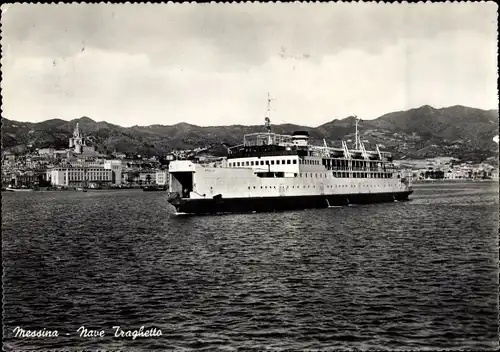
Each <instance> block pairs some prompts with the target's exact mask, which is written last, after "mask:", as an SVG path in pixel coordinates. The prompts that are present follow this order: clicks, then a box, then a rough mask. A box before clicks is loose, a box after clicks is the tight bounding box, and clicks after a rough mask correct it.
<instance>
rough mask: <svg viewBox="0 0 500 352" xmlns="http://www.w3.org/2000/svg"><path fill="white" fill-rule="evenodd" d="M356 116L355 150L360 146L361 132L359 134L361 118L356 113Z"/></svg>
mask: <svg viewBox="0 0 500 352" xmlns="http://www.w3.org/2000/svg"><path fill="white" fill-rule="evenodd" d="M354 117H355V118H356V136H355V141H354V150H357V149H358V147H359V144H360V143H359V134H358V124H359V119H358V117H357V116H356V115H354Z"/></svg>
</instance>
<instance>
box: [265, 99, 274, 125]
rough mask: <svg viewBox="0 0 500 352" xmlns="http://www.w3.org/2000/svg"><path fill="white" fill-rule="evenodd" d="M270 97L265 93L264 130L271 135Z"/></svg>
mask: <svg viewBox="0 0 500 352" xmlns="http://www.w3.org/2000/svg"><path fill="white" fill-rule="evenodd" d="M271 100H273V99H271V95H270V94H269V93H267V113H266V130H267V132H268V133H271Z"/></svg>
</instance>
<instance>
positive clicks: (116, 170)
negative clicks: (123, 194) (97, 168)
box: [104, 160, 123, 185]
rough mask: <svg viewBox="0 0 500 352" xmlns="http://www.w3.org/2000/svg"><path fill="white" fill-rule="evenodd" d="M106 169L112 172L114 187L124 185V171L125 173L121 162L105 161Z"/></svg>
mask: <svg viewBox="0 0 500 352" xmlns="http://www.w3.org/2000/svg"><path fill="white" fill-rule="evenodd" d="M104 168H105V169H108V170H111V172H112V181H111V182H112V183H113V184H114V185H121V184H122V171H123V164H122V161H121V160H105V161H104Z"/></svg>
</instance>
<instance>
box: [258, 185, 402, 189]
mask: <svg viewBox="0 0 500 352" xmlns="http://www.w3.org/2000/svg"><path fill="white" fill-rule="evenodd" d="M387 186H395V185H394V184H386V185H379V184H376V185H370V184H367V185H356V184H351V185H324V188H345V187H350V188H354V187H359V188H380V187H382V188H383V187H387ZM258 188H259V187H258V186H253V187H251V186H248V189H258ZM278 188H279V186H278V187H276V186H260V189H278ZM285 188H286V189H289V188H294V189H295V188H296V189H299V188H316V186H315V185H302V186H300V185H297V186H285ZM318 188H320V187H319V186H318Z"/></svg>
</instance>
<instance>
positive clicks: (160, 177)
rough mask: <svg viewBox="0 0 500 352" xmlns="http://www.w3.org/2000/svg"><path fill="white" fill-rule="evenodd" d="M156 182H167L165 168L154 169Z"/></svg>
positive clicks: (163, 183) (160, 183) (159, 183)
mask: <svg viewBox="0 0 500 352" xmlns="http://www.w3.org/2000/svg"><path fill="white" fill-rule="evenodd" d="M156 184H157V185H162V186H164V185H166V184H168V172H167V170H159V171H156Z"/></svg>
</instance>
